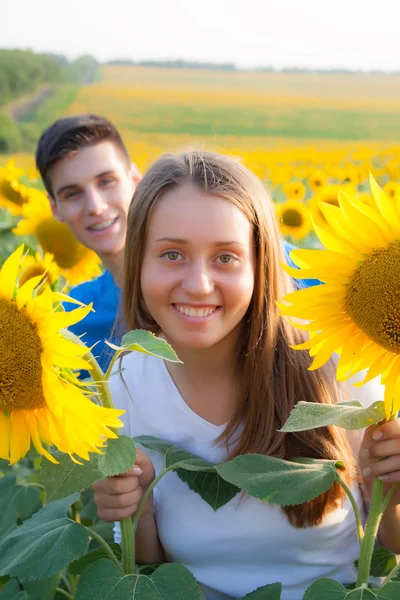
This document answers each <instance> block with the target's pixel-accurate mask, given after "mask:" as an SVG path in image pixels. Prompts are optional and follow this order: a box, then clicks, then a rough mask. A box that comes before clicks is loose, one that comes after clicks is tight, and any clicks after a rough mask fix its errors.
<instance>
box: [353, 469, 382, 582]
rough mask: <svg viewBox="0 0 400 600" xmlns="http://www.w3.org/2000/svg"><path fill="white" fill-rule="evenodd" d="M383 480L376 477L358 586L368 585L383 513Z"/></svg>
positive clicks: (360, 563) (359, 567)
mask: <svg viewBox="0 0 400 600" xmlns="http://www.w3.org/2000/svg"><path fill="white" fill-rule="evenodd" d="M382 508H383V482H382V481H381V480H380V479H378V478H377V477H375V479H374V485H373V489H372V496H371V504H370V509H369V516H368V520H367V525H366V527H365V534H364V539H363V540H362V543H361V552H360V560H359V562H358V576H357V587H362V585H363V584H364V585H368V578H369V572H370V568H371V558H372V552H373V550H374V544H375V539H376V536H377V533H378V528H379V524H380V522H381V519H382V514H383V510H382Z"/></svg>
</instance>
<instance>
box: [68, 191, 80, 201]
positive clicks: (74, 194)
mask: <svg viewBox="0 0 400 600" xmlns="http://www.w3.org/2000/svg"><path fill="white" fill-rule="evenodd" d="M78 195H79V192H78V191H75V192H68V194H65V196H64V198H65V199H66V200H69V199H70V198H75V197H76V196H78Z"/></svg>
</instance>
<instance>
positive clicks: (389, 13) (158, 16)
mask: <svg viewBox="0 0 400 600" xmlns="http://www.w3.org/2000/svg"><path fill="white" fill-rule="evenodd" d="M0 6H1V14H2V19H1V21H2V22H1V33H0V47H1V48H22V49H27V48H29V49H31V50H34V51H36V52H54V53H56V54H63V55H65V56H67V57H68V58H69V59H73V58H76V57H77V56H80V55H82V54H91V55H92V56H94V57H95V58H96V59H97V60H99V61H100V62H106V61H108V60H113V59H118V58H120V59H121V58H122V59H131V60H133V61H140V60H147V59H155V60H168V59H170V60H173V59H177V58H182V59H186V60H195V61H202V62H233V63H235V64H236V65H237V66H238V67H241V68H253V67H259V66H272V67H274V68H277V69H280V68H283V67H292V66H297V67H308V68H318V69H330V68H347V69H361V70H366V71H368V70H383V71H393V70H400V35H399V22H400V2H398V1H397V0H379V1H376V0H375V1H374V2H372V1H371V0H240V1H239V0H197V1H193V0H140V1H139V0H111V1H110V0H68V1H65V0H35V1H32V0H13V1H12V2H11V0H0Z"/></svg>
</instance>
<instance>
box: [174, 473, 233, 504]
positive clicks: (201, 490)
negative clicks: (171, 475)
mask: <svg viewBox="0 0 400 600" xmlns="http://www.w3.org/2000/svg"><path fill="white" fill-rule="evenodd" d="M175 472H176V474H177V475H178V477H179V478H180V479H181V480H182V481H183V482H184V483H187V485H188V486H189V489H191V490H192V491H193V492H196V493H197V494H199V496H201V497H202V498H203V500H204V501H205V502H207V504H209V506H211V508H213V509H214V510H218V509H219V508H221V507H222V506H224V505H225V504H227V503H228V502H229V501H230V500H232V498H234V497H235V496H236V495H237V494H238V493H239V492H240V489H239V488H238V487H237V486H236V485H233V484H232V483H228V481H224V480H223V479H222V477H221V476H220V475H219V474H218V473H217V471H214V472H212V473H208V472H206V471H197V472H196V471H186V470H185V469H177V470H176V471H175Z"/></svg>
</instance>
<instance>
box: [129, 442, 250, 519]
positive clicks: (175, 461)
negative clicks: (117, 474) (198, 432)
mask: <svg viewBox="0 0 400 600" xmlns="http://www.w3.org/2000/svg"><path fill="white" fill-rule="evenodd" d="M134 440H135V442H137V443H138V444H141V445H142V446H143V447H144V448H146V449H147V450H154V451H156V452H159V453H160V454H162V455H163V456H164V467H165V468H173V470H174V471H175V472H176V474H177V475H178V477H179V478H180V479H181V480H182V481H184V482H185V483H186V484H187V485H188V486H189V488H190V489H191V490H192V491H193V492H196V493H197V494H199V495H200V496H201V497H202V498H203V500H204V501H205V502H207V504H209V506H211V508H213V509H214V510H218V508H221V506H224V504H226V503H227V502H229V501H230V500H232V498H234V497H235V496H236V494H238V493H239V492H240V489H239V488H238V487H237V486H236V485H233V484H231V483H229V482H227V481H225V480H224V479H223V478H222V477H221V476H220V475H219V473H218V471H217V469H216V467H215V465H213V464H212V463H210V462H208V461H207V460H204V459H203V458H199V457H198V456H196V455H195V454H192V453H190V452H187V451H186V450H183V449H182V448H179V447H178V446H175V445H174V444H170V443H169V442H165V441H164V440H161V439H159V438H156V437H153V436H149V435H142V436H138V437H136V438H134Z"/></svg>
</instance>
